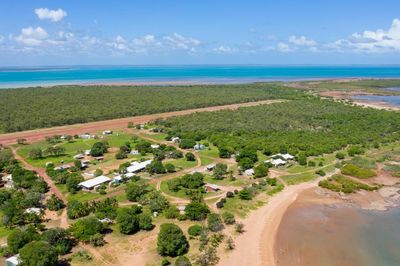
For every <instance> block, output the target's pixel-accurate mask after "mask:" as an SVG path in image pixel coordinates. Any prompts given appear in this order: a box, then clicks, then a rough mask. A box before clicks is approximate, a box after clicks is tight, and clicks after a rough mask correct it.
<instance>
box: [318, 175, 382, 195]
mask: <svg viewBox="0 0 400 266" xmlns="http://www.w3.org/2000/svg"><path fill="white" fill-rule="evenodd" d="M319 186H320V187H323V188H326V189H329V190H332V191H335V192H344V193H353V192H355V191H357V190H360V189H362V190H367V191H373V190H375V189H377V187H372V186H368V185H367V184H362V183H359V182H356V181H353V180H351V179H349V178H348V177H345V176H343V175H333V176H332V177H330V178H328V179H326V180H322V181H320V182H319Z"/></svg>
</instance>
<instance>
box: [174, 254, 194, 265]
mask: <svg viewBox="0 0 400 266" xmlns="http://www.w3.org/2000/svg"><path fill="white" fill-rule="evenodd" d="M174 266H192V263H190V260H189V259H188V258H187V257H186V256H180V257H178V258H177V259H176V261H175V264H174Z"/></svg>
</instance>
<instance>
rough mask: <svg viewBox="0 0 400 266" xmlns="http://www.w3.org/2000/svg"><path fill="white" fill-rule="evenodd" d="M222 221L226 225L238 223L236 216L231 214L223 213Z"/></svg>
mask: <svg viewBox="0 0 400 266" xmlns="http://www.w3.org/2000/svg"><path fill="white" fill-rule="evenodd" d="M222 219H223V220H224V223H225V224H234V223H235V222H236V220H235V216H234V215H233V214H232V213H230V212H223V213H222Z"/></svg>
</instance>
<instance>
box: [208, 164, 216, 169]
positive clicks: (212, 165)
mask: <svg viewBox="0 0 400 266" xmlns="http://www.w3.org/2000/svg"><path fill="white" fill-rule="evenodd" d="M215 166H216V165H215V163H212V164H209V165H207V166H206V170H208V171H212V170H214V168H215Z"/></svg>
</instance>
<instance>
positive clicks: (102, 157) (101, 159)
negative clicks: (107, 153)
mask: <svg viewBox="0 0 400 266" xmlns="http://www.w3.org/2000/svg"><path fill="white" fill-rule="evenodd" d="M94 159H96V160H97V161H103V160H104V156H97V157H94Z"/></svg>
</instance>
